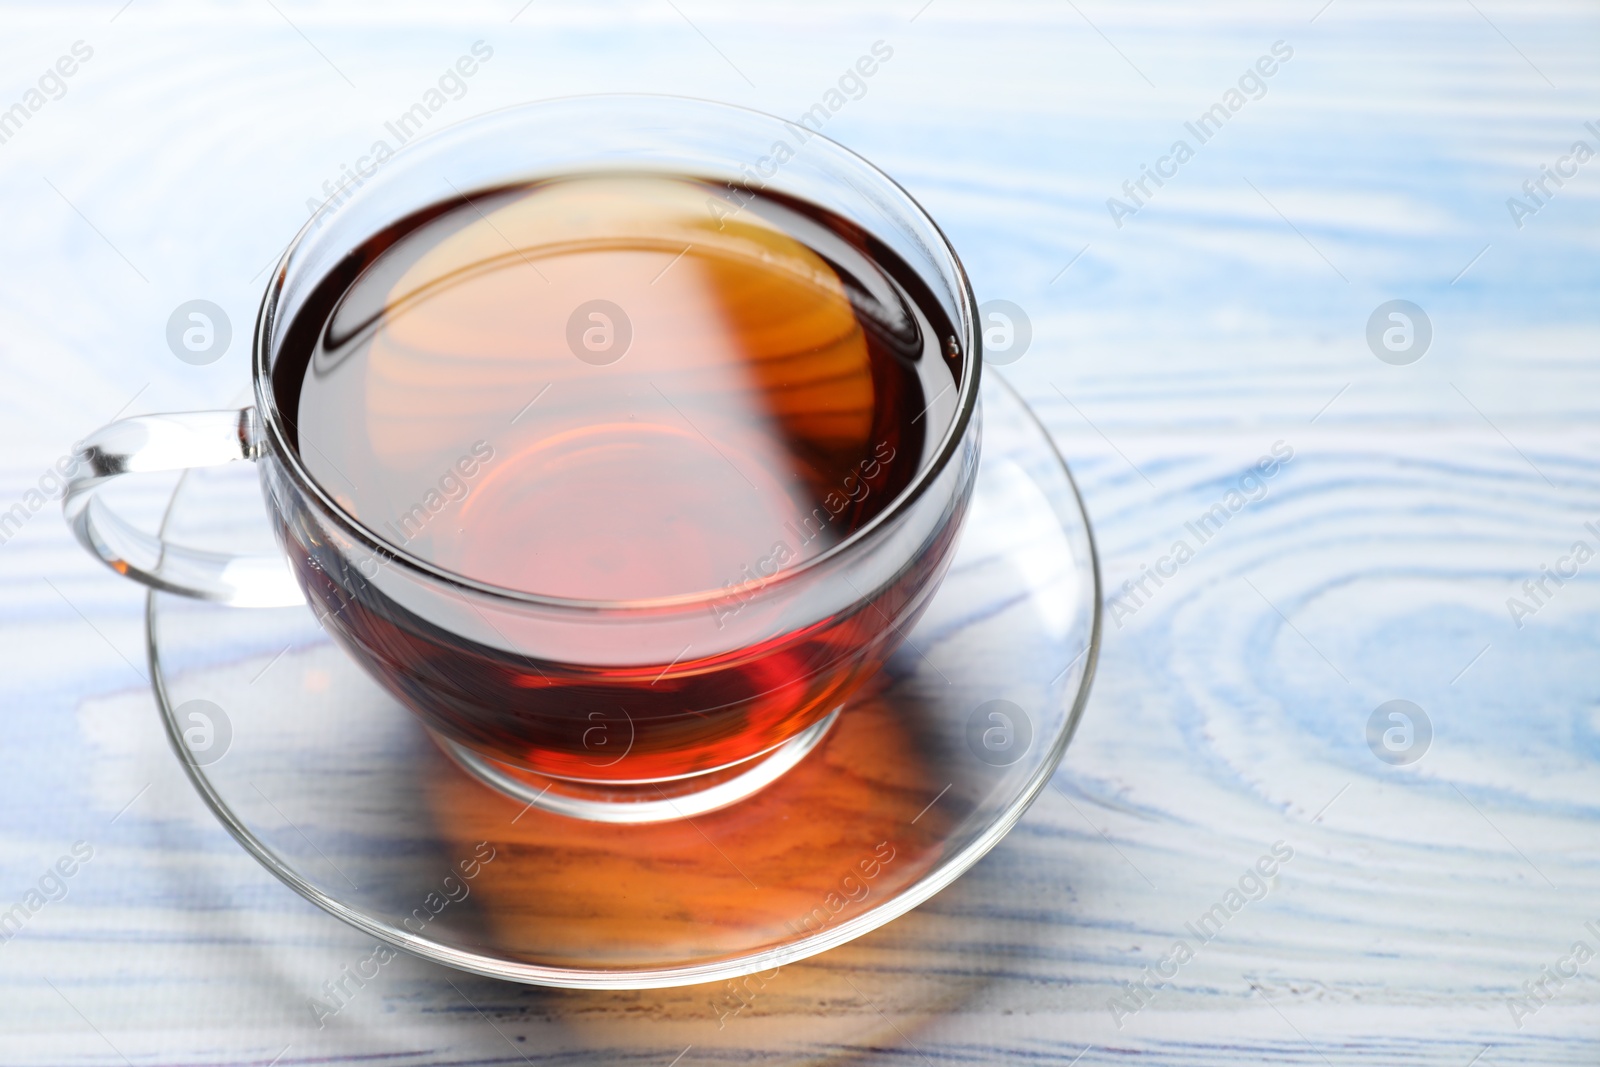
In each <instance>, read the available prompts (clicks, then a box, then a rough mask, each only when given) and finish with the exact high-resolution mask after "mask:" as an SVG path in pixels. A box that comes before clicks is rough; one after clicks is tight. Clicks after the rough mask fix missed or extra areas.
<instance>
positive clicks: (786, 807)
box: [428, 692, 956, 968]
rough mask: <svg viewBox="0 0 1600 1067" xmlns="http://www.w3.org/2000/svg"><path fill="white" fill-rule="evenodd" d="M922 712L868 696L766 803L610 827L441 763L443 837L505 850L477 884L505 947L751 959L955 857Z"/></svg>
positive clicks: (681, 959) (582, 959) (556, 956)
mask: <svg viewBox="0 0 1600 1067" xmlns="http://www.w3.org/2000/svg"><path fill="white" fill-rule="evenodd" d="M915 727H916V715H915V711H914V707H913V706H911V705H908V704H907V703H905V702H902V701H892V700H887V699H884V697H883V695H882V693H881V692H879V693H875V694H870V695H867V694H864V695H860V696H858V697H856V698H855V699H854V700H853V701H852V703H851V705H850V706H849V707H847V708H846V709H845V710H844V712H843V713H842V714H841V715H840V716H839V720H838V722H837V723H835V725H834V727H833V729H832V730H831V732H830V734H829V735H828V736H827V737H826V738H825V739H824V740H823V741H822V742H821V744H820V745H819V747H818V749H817V751H815V752H813V753H811V754H810V755H809V756H807V757H806V758H805V759H804V760H803V761H802V762H801V763H800V765H799V766H797V767H796V768H794V769H793V770H791V771H790V772H789V773H788V774H787V775H785V776H784V777H783V778H782V779H780V780H779V781H778V782H776V783H774V784H773V785H771V786H769V787H767V789H765V790H763V791H762V792H761V793H759V794H757V795H756V796H754V797H752V798H750V799H748V800H746V801H744V802H742V803H739V804H736V805H734V806H732V807H729V808H725V809H723V810H721V811H716V812H711V813H709V814H706V815H701V816H697V817H694V818H692V819H682V820H677V821H673V822H666V823H656V824H653V825H645V826H624V825H609V824H604V823H595V822H588V821H580V820H577V819H571V818H566V817H563V816H558V815H552V814H548V813H545V812H542V811H540V810H538V809H533V808H525V805H524V804H523V803H522V802H520V801H515V800H512V799H510V798H508V797H505V796H503V795H501V794H499V793H496V792H494V791H493V790H491V789H489V788H488V787H486V786H484V785H482V784H480V783H479V782H477V781H476V780H474V779H471V778H469V777H468V776H466V775H465V774H464V773H463V772H461V771H459V770H458V769H456V768H455V767H454V765H451V764H447V763H446V761H444V760H442V759H441V760H439V761H438V762H437V763H436V764H435V766H437V767H438V770H437V771H436V772H435V773H434V775H433V776H432V780H431V781H429V782H428V794H429V798H430V806H431V807H432V809H433V812H434V816H435V819H436V821H437V825H438V828H439V831H440V833H441V835H442V836H443V837H444V838H445V839H446V840H448V841H449V842H450V843H451V847H452V848H454V849H455V850H457V851H459V852H461V853H462V854H466V853H468V852H470V851H471V849H472V846H473V845H474V844H476V843H477V842H479V841H488V842H491V843H492V844H493V846H494V847H495V849H496V850H497V851H496V856H495V859H494V860H493V861H492V862H490V863H488V864H486V865H485V866H484V867H483V869H482V871H481V873H480V874H479V875H478V877H477V878H476V880H475V881H474V882H473V898H474V900H475V901H476V903H477V907H478V911H479V914H480V915H481V916H482V919H483V921H484V923H485V924H486V926H487V927H488V929H489V930H490V931H492V936H493V938H494V940H495V942H496V943H497V944H498V945H499V946H500V949H501V951H502V952H510V953H515V954H525V955H526V957H527V958H529V959H530V960H537V961H538V962H539V963H542V964H545V965H555V966H560V965H562V964H563V963H567V962H569V961H570V963H571V964H572V965H579V964H582V965H585V966H591V967H592V966H595V965H597V964H598V965H603V966H615V967H619V968H621V967H651V966H655V967H661V966H669V965H674V964H683V963H689V962H709V961H711V960H715V959H717V958H720V957H725V956H735V955H745V954H747V953H749V952H751V951H753V950H755V949H757V948H758V947H760V946H764V945H772V944H777V943H779V942H781V941H783V940H786V939H792V937H793V932H794V931H795V930H797V929H799V930H805V931H816V930H820V929H823V928H831V927H835V926H837V925H839V924H842V923H844V922H847V921H849V920H850V919H852V918H855V917H857V916H859V915H862V914H864V913H866V912H867V911H869V910H870V909H871V908H872V907H873V906H875V905H876V904H878V903H879V902H880V901H882V900H883V899H885V898H886V897H888V896H889V895H890V894H891V892H893V891H895V890H898V889H899V888H901V887H903V886H906V885H908V884H910V883H912V882H914V881H915V880H916V879H917V878H919V877H920V876H921V875H923V874H924V873H925V872H926V871H927V870H928V869H929V868H930V867H932V866H934V865H935V864H937V863H938V861H939V860H940V858H941V856H942V854H943V849H942V846H941V842H942V841H943V839H944V837H945V835H946V833H947V832H948V830H949V828H950V825H951V821H950V817H949V814H948V812H949V809H950V807H951V805H953V804H954V803H956V800H955V799H954V798H952V797H949V796H946V797H944V798H941V800H940V802H938V803H933V804H932V806H931V807H930V802H932V801H934V798H935V797H936V796H937V795H938V794H939V793H940V791H941V790H942V789H944V788H945V786H946V785H947V784H948V779H947V778H944V777H943V776H942V775H940V773H939V772H938V771H937V770H936V767H935V765H936V763H937V759H936V757H935V756H934V755H933V754H932V753H931V751H930V750H929V747H928V746H926V745H923V744H919V739H918V737H917V736H916V734H917V731H916V729H915Z"/></svg>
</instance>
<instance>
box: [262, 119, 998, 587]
mask: <svg viewBox="0 0 1600 1067" xmlns="http://www.w3.org/2000/svg"><path fill="white" fill-rule="evenodd" d="M577 101H619V102H628V101H642V102H654V103H659V102H678V103H688V104H693V105H697V106H704V107H709V108H712V109H714V110H722V111H735V112H746V113H748V114H750V115H755V116H758V117H760V118H761V119H764V120H767V121H771V122H773V123H776V124H779V125H782V124H784V123H785V121H786V120H784V119H782V118H780V117H779V116H776V115H773V114H771V113H769V112H765V111H760V110H758V109H756V108H750V107H744V106H743V105H740V104H729V103H725V102H723V101H719V100H709V99H706V98H703V97H695V96H685V95H679V94H671V93H580V94H569V95H566V96H553V97H543V98H540V99H538V100H528V101H523V102H521V103H516V104H508V105H506V106H505V107H500V108H494V109H492V110H490V111H484V112H480V113H479V114H476V115H471V116H468V117H466V118H463V119H458V120H456V121H455V122H452V123H450V124H449V125H446V126H442V127H440V128H439V129H437V130H434V131H432V132H430V133H428V134H425V135H423V136H422V137H418V138H416V139H415V140H413V141H411V142H409V143H407V144H405V145H402V146H401V147H400V148H399V149H398V150H397V151H396V152H395V154H394V157H393V158H395V159H399V158H401V156H402V155H403V154H405V153H408V152H409V153H411V154H413V155H415V154H416V150H417V149H419V148H420V147H425V146H428V145H430V144H432V143H433V142H435V141H437V140H440V139H443V138H445V137H447V136H449V135H451V134H454V133H457V132H458V131H459V130H460V129H461V128H462V127H465V126H469V125H474V124H477V123H480V122H483V121H484V120H486V119H489V118H491V117H493V116H497V115H504V114H506V113H508V112H514V111H532V110H535V109H542V108H549V107H552V106H557V105H561V104H569V103H573V102H577ZM808 141H821V142H823V144H824V145H826V146H827V147H828V148H829V149H830V150H832V151H834V152H837V153H839V154H841V155H842V156H844V157H845V159H846V160H847V161H849V162H850V163H851V164H852V165H853V166H857V167H861V168H864V169H865V170H866V171H868V172H870V173H871V174H873V175H875V176H876V177H877V178H879V179H880V180H882V181H883V182H885V183H887V184H888V186H889V187H890V188H891V189H893V190H894V191H895V192H897V193H899V195H900V196H902V197H904V198H905V202H906V206H907V207H908V208H909V209H910V214H911V216H912V218H913V220H914V221H917V222H920V223H921V224H922V225H925V226H926V227H927V228H928V229H929V230H930V231H931V232H932V234H933V235H934V236H935V237H936V238H937V248H938V251H939V252H941V253H942V254H943V255H944V256H945V257H946V258H947V259H948V261H949V266H950V267H951V268H952V270H953V272H954V275H955V279H956V281H957V282H958V283H959V284H957V285H956V287H955V297H956V301H957V305H958V307H957V310H958V313H959V321H958V322H957V323H955V326H956V329H957V331H958V332H960V333H961V334H964V335H965V336H964V337H963V341H964V343H963V345H962V353H963V359H962V365H961V371H962V376H961V382H960V385H959V386H958V388H957V393H956V413H955V417H954V418H953V419H951V421H950V425H949V426H948V427H946V429H945V433H944V436H943V437H942V438H941V439H940V441H939V444H938V446H937V448H936V450H935V454H934V458H933V460H932V462H930V463H929V464H928V465H927V466H925V467H924V468H923V469H922V470H921V471H920V472H919V473H918V474H917V476H916V477H915V478H914V479H912V481H911V482H910V484H908V485H907V486H906V487H905V488H904V489H902V490H901V491H900V493H899V495H898V496H896V497H895V499H894V500H893V501H892V502H891V503H890V505H889V507H887V508H885V509H884V510H883V511H881V512H879V513H878V514H877V515H875V516H873V518H872V519H871V520H870V521H869V522H867V523H866V524H865V525H863V526H862V527H861V528H860V529H857V530H854V531H852V532H851V534H850V536H848V537H846V538H845V539H844V540H842V541H840V542H839V543H838V544H836V545H834V546H832V547H831V548H829V549H827V550H826V551H824V552H821V553H819V554H818V555H816V556H813V557H812V558H810V559H808V560H805V561H804V562H802V563H799V564H797V565H795V566H793V567H791V568H787V569H784V570H780V571H778V572H777V573H776V574H774V575H773V576H771V577H770V578H764V579H761V580H759V581H754V580H748V581H744V582H740V583H737V584H731V585H727V586H723V587H721V588H718V589H712V590H703V591H697V592H693V593H677V594H672V595H670V596H658V597H642V598H635V599H620V600H609V599H595V598H583V597H559V596H551V595H549V594H545V593H535V592H531V591H528V590H523V589H515V588H512V587H510V586H503V585H496V584H494V583H492V582H484V581H480V580H478V579H475V578H470V577H468V576H466V575H464V574H460V573H458V572H456V571H452V570H449V569H448V568H445V567H441V566H439V565H438V564H436V563H432V562H430V561H429V560H426V559H423V558H421V557H419V556H416V555H414V554H412V553H410V552H408V551H406V550H405V549H403V548H401V547H400V546H398V545H395V544H393V543H392V542H390V541H388V540H387V539H385V538H383V537H380V536H378V535H377V534H376V533H375V532H373V531H372V530H371V529H369V528H368V527H367V526H366V525H365V524H364V523H362V522H361V521H360V520H359V519H357V518H356V517H355V516H354V515H351V514H350V513H349V512H348V511H346V510H345V508H344V507H343V506H341V505H340V504H339V503H338V501H336V500H334V499H333V497H332V495H331V494H329V493H328V492H326V491H325V490H324V489H323V488H322V486H321V485H320V484H319V483H318V482H317V480H316V479H315V478H314V477H312V475H311V472H310V471H308V470H307V469H306V467H305V464H304V463H303V462H302V460H301V458H300V455H299V453H298V452H297V451H296V450H295V449H293V448H291V447H290V446H289V442H288V438H287V436H286V435H285V433H284V430H283V425H282V422H281V416H280V414H279V411H278V405H277V401H276V398H275V397H274V395H273V391H272V376H271V374H270V367H269V365H268V361H267V353H268V351H269V349H270V333H271V330H272V326H273V324H274V322H275V321H276V311H277V302H278V298H279V297H280V296H281V294H282V291H283V285H284V282H285V280H286V274H287V268H288V265H289V261H290V260H291V259H292V258H293V257H294V254H295V252H296V251H297V250H298V249H299V248H300V247H301V245H302V244H304V243H305V241H306V240H307V239H308V237H309V236H310V235H311V234H312V233H313V232H314V230H315V229H316V227H317V225H318V224H319V223H320V222H322V221H323V220H324V218H325V214H326V213H331V212H330V205H331V204H332V201H333V198H332V197H330V198H329V199H328V200H326V201H324V202H323V204H322V206H321V207H319V208H318V209H317V210H316V212H314V213H313V214H312V215H311V217H310V218H309V219H308V220H307V221H306V222H305V223H304V224H303V225H302V226H301V227H300V230H299V232H297V233H296V234H295V236H294V238H293V239H292V240H291V241H290V242H289V244H288V246H287V247H286V248H285V249H284V251H283V254H282V255H281V256H280V257H279V258H278V261H277V263H276V264H275V265H274V266H273V269H272V273H271V275H269V276H268V279H267V287H266V291H265V292H264V293H263V294H262V298H261V306H260V308H259V310H258V311H257V313H256V325H255V330H254V335H253V338H252V343H251V349H252V352H251V378H252V386H253V390H254V393H255V400H256V416H257V420H258V425H259V426H260V427H261V430H262V432H263V433H264V434H265V435H266V437H267V438H268V439H269V440H270V442H271V444H272V451H273V454H274V456H275V457H276V458H277V460H278V461H279V462H280V463H281V464H282V465H283V468H284V469H285V470H286V471H287V472H288V474H289V477H290V478H291V479H292V480H293V482H294V484H295V486H296V488H298V489H299V490H300V491H301V492H303V493H306V494H308V495H309V496H311V497H312V498H313V499H315V500H316V501H317V503H318V504H319V505H320V507H321V509H322V510H323V512H324V513H325V515H326V516H327V517H328V518H330V519H331V520H332V521H333V522H334V523H336V524H337V525H338V527H339V528H340V529H341V531H342V532H343V533H345V534H346V535H347V536H349V537H350V538H351V539H353V540H354V541H356V542H358V543H360V544H362V545H364V546H365V547H366V548H368V549H370V550H372V551H373V552H374V554H376V555H379V556H380V557H383V558H385V560H386V562H395V563H401V564H404V565H405V566H406V567H408V568H410V569H411V570H414V571H419V572H421V573H422V574H424V575H425V576H427V577H428V578H430V579H432V580H434V581H437V582H440V583H443V584H444V585H446V586H450V587H454V588H456V589H458V590H460V591H463V592H470V593H473V594H476V595H478V596H483V597H488V598H491V599H497V600H506V601H511V602H514V603H517V604H521V605H527V606H533V607H541V608H549V609H557V610H567V611H585V612H630V613H637V612H641V611H677V610H681V609H684V608H692V607H700V606H709V605H711V604H715V603H718V602H720V601H724V600H727V599H728V598H729V597H730V596H735V595H738V594H741V593H752V592H753V593H756V594H761V595H765V594H768V593H769V592H771V591H773V590H774V589H776V588H780V587H786V586H789V585H790V584H792V583H793V582H795V581H797V580H800V579H801V578H803V577H805V576H806V575H808V574H810V573H811V572H812V571H813V570H817V569H819V568H821V567H823V566H826V565H827V564H830V563H834V562H836V561H837V560H839V559H840V558H842V557H844V556H846V555H849V554H851V553H852V552H854V551H855V550H856V549H858V548H859V547H860V546H861V545H862V544H863V543H864V542H866V541H868V540H870V539H871V538H872V536H873V535H874V534H876V533H877V532H878V531H880V530H882V529H884V528H885V527H887V526H889V525H890V524H892V523H893V522H894V521H895V520H896V519H898V518H899V517H900V516H901V515H903V514H904V513H905V512H906V511H907V510H909V509H910V508H911V507H912V506H913V505H914V504H915V503H916V502H917V501H918V500H920V499H921V498H922V495H923V493H924V492H925V491H926V490H927V488H928V486H929V485H930V484H932V482H933V481H934V480H935V479H937V478H938V477H939V475H941V474H942V473H943V472H944V470H945V469H946V468H947V467H948V466H949V464H950V461H951V459H952V458H953V457H954V456H955V455H956V453H957V451H958V450H959V449H960V447H961V443H962V441H963V440H964V439H965V438H966V434H967V429H968V427H969V425H970V424H971V422H972V418H973V415H974V413H975V412H976V410H977V404H978V386H979V377H980V375H981V373H982V368H983V348H982V334H981V332H980V331H979V330H978V328H977V314H976V312H977V300H976V297H975V296H974V294H973V292H972V283H971V281H970V280H969V279H968V277H967V272H966V268H965V267H964V266H963V265H962V263H961V258H960V257H959V256H958V255H957V254H956V250H955V247H954V246H953V245H952V244H951V243H950V239H949V237H947V236H946V235H945V232H944V230H943V229H941V228H940V227H939V224H938V223H937V222H935V221H934V219H933V217H932V216H931V215H930V214H929V213H928V212H927V210H926V209H924V208H923V206H922V205H921V204H920V203H919V202H918V201H917V199H916V198H915V197H913V196H912V195H911V193H910V192H909V191H907V189H906V188H905V187H904V186H903V185H901V184H900V183H899V182H898V181H896V180H895V179H894V178H892V177H890V176H889V175H888V174H887V173H885V172H884V171H883V170H881V169H880V168H879V167H877V166H876V165H875V164H873V163H872V162H871V161H870V160H868V159H866V158H865V157H863V156H862V155H860V154H859V153H857V152H854V151H852V150H851V149H849V148H846V147H845V146H844V145H842V144H840V143H839V142H838V141H835V140H833V139H832V138H830V137H828V136H827V135H825V134H822V133H813V134H812V135H811V137H810V138H809V139H808Z"/></svg>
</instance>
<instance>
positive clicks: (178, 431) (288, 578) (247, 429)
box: [61, 407, 305, 608]
mask: <svg viewBox="0 0 1600 1067" xmlns="http://www.w3.org/2000/svg"><path fill="white" fill-rule="evenodd" d="M260 455H261V435H260V432H259V424H258V422H257V420H256V411H255V408H253V407H247V408H242V409H240V410H238V411H189V412H182V413H178V414H173V415H139V416H136V417H134V418H128V419H120V420H118V421H116V422H113V423H111V424H110V425H109V426H103V427H101V428H100V429H98V430H96V431H95V432H94V433H92V434H90V435H89V436H88V437H87V438H86V439H85V440H84V441H83V442H82V443H81V444H80V445H79V446H78V450H77V453H76V454H75V456H74V459H75V461H76V465H75V468H74V469H75V471H76V473H75V474H74V475H73V476H72V479H71V480H70V481H69V482H68V483H67V491H66V494H65V495H64V496H63V497H62V499H61V510H62V511H63V513H65V515H66V518H67V523H68V525H70V526H71V527H72V532H73V533H74V534H75V535H76V536H77V538H78V543H79V544H81V545H83V547H84V548H86V549H87V550H88V551H89V553H90V554H91V555H94V556H96V557H98V558H99V559H100V560H102V561H103V562H105V563H106V564H107V565H108V566H109V567H110V568H111V569H112V570H114V571H116V572H117V573H118V574H122V575H125V576H127V577H129V578H132V579H134V580H135V581H138V582H142V583H144V584H145V585H148V586H150V587H151V588H152V589H160V590H162V591H164V592H168V593H181V594H183V595H184V596H192V597H198V598H199V599H201V600H211V601H216V602H218V603H221V604H233V605H237V606H239V607H252V608H268V607H273V608H275V607H289V606H292V605H295V604H303V603H304V602H305V597H304V595H303V594H302V593H301V592H300V586H299V585H298V584H297V583H296V582H295V579H294V574H293V572H292V571H290V569H289V564H288V561H287V560H285V559H284V558H283V556H281V555H278V554H272V555H240V554H232V553H227V552H211V551H207V550H205V549H200V548H187V547H185V546H183V545H176V544H171V543H169V542H167V541H165V540H163V539H162V538H161V537H160V536H159V535H156V534H151V533H147V532H145V531H144V530H141V529H139V528H138V527H136V526H134V525H133V524H132V523H130V522H128V520H126V519H124V518H123V517H122V516H120V515H118V514H117V513H116V512H115V511H112V510H111V508H110V507H109V506H108V505H107V504H106V502H105V501H104V500H99V499H96V497H97V496H98V494H99V492H100V488H101V487H102V486H104V485H105V484H106V483H107V482H110V481H111V480H112V479H114V478H119V477H121V476H122V475H124V474H139V473H149V472H153V471H174V470H188V469H190V468H193V467H216V466H221V465H222V464H224V463H232V462H234V461H235V460H241V459H248V460H255V459H256V458H258V457H259V456H260Z"/></svg>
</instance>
